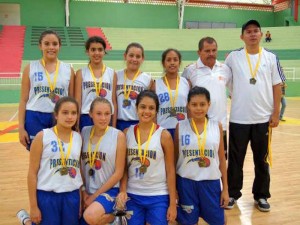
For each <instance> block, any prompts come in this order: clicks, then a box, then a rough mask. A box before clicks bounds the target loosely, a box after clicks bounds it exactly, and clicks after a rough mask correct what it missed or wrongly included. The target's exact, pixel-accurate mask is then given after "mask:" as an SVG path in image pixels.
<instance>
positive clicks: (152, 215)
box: [126, 193, 169, 225]
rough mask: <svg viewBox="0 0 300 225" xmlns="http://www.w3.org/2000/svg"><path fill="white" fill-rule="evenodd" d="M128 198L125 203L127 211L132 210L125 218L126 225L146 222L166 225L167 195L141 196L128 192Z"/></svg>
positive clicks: (152, 224) (154, 224)
mask: <svg viewBox="0 0 300 225" xmlns="http://www.w3.org/2000/svg"><path fill="white" fill-rule="evenodd" d="M128 197H129V198H130V200H129V201H128V202H127V203H126V206H127V211H133V214H132V215H131V217H130V218H129V219H128V220H127V221H128V225H137V224H146V222H148V223H150V224H151V225H168V221H167V211H168V207H169V195H158V196H141V195H134V194H129V193H128Z"/></svg>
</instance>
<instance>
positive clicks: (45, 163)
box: [37, 128, 82, 193]
mask: <svg viewBox="0 0 300 225" xmlns="http://www.w3.org/2000/svg"><path fill="white" fill-rule="evenodd" d="M43 132H44V133H43V153H42V157H41V162H40V168H39V171H38V176H37V177H38V178H37V189H38V190H43V191H53V192H56V193H62V192H70V191H74V190H76V189H79V188H80V186H81V185H82V179H81V174H80V163H79V162H80V152H81V144H82V141H81V136H80V134H79V133H77V132H75V131H73V132H72V135H73V140H72V149H71V154H70V156H69V158H68V160H67V161H66V166H67V167H68V174H67V175H61V174H60V170H61V168H62V163H61V156H60V150H59V143H58V138H57V136H56V134H55V133H54V131H53V128H48V129H43ZM69 144H70V143H64V142H62V146H63V149H64V154H65V155H66V154H67V149H68V146H69Z"/></svg>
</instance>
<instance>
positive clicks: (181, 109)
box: [155, 77, 190, 129]
mask: <svg viewBox="0 0 300 225" xmlns="http://www.w3.org/2000/svg"><path fill="white" fill-rule="evenodd" d="M155 89H156V94H157V96H158V99H159V110H158V114H157V123H158V124H159V125H160V126H162V127H164V128H167V129H175V128H176V125H177V122H178V121H180V120H185V119H187V110H186V106H187V96H188V94H189V90H190V86H189V83H188V82H187V80H186V79H185V78H184V77H180V81H179V87H178V97H177V101H176V103H175V109H176V115H172V114H171V113H170V110H171V108H172V107H171V102H170V96H169V92H168V87H167V85H166V84H165V83H164V78H160V79H157V80H156V81H155ZM171 93H172V96H173V97H174V96H175V93H176V91H175V90H171Z"/></svg>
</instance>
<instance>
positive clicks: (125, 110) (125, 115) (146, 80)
mask: <svg viewBox="0 0 300 225" xmlns="http://www.w3.org/2000/svg"><path fill="white" fill-rule="evenodd" d="M117 77H118V82H117V91H116V93H117V100H118V119H119V120H126V121H128V120H138V117H137V115H136V107H135V103H136V98H137V96H138V94H139V93H140V92H141V91H143V90H146V89H148V88H149V85H150V82H151V76H150V75H149V74H147V73H144V72H142V73H141V74H139V75H138V76H137V78H136V79H135V81H134V82H133V85H132V88H131V92H130V94H129V98H128V100H129V101H130V105H128V106H124V105H123V100H124V81H125V80H124V70H120V71H118V72H117ZM131 83H132V80H129V79H127V80H126V85H127V90H128V89H129V88H130V86H131Z"/></svg>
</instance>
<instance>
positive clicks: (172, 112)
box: [170, 108, 177, 116]
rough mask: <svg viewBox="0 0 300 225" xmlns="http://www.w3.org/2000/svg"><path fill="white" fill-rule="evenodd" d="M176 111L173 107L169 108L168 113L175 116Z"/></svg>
mask: <svg viewBox="0 0 300 225" xmlns="http://www.w3.org/2000/svg"><path fill="white" fill-rule="evenodd" d="M176 114H177V112H176V109H175V108H171V109H170V115H171V116H176Z"/></svg>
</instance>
